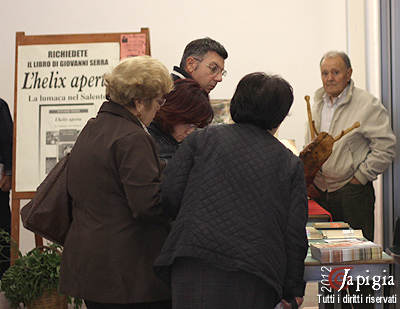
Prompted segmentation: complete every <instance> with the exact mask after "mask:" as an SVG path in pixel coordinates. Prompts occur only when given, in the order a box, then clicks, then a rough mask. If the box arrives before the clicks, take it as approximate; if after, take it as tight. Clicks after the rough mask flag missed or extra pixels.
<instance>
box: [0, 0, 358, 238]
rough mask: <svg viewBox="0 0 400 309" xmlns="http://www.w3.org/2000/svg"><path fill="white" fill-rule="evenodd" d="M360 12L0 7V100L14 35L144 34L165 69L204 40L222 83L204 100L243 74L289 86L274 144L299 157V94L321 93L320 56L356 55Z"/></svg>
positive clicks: (321, 3)
mask: <svg viewBox="0 0 400 309" xmlns="http://www.w3.org/2000/svg"><path fill="white" fill-rule="evenodd" d="M354 1H355V2H356V4H354ZM350 2H351V3H352V4H351V5H349V3H350ZM361 6H363V0H353V1H349V0H335V1H331V0H280V1H276V0H260V1H257V0H248V1H240V2H239V1H227V0H219V1H215V0H203V1H200V2H199V1H192V0H186V1H183V0H181V1H173V0H167V1H165V0H164V1H161V0H160V1H157V0H146V1H132V0H115V1H105V0H97V1H89V0H86V1H82V0H80V1H78V0H69V1H55V0H42V1H39V2H38V1H27V0H25V1H23V0H17V1H11V0H4V1H3V3H2V9H1V11H0V20H1V23H2V27H0V40H1V42H2V49H1V57H0V96H1V97H2V98H4V99H5V100H6V101H7V102H8V103H10V105H11V106H10V107H11V109H12V110H13V104H14V103H13V101H14V62H15V32H17V31H23V32H25V35H40V34H72V33H102V32H106V33H109V32H132V31H139V30H140V28H141V27H148V28H149V29H150V40H151V52H152V55H153V56H154V57H156V58H158V59H160V60H161V61H162V62H164V64H165V65H167V67H168V68H172V66H173V65H177V64H178V63H179V61H180V58H181V55H182V52H183V49H184V47H185V45H186V44H187V43H188V42H189V41H191V40H193V39H196V38H200V37H204V36H210V37H211V38H214V39H215V40H217V41H219V42H221V43H222V44H223V45H224V46H225V48H226V49H227V50H228V52H229V58H228V59H227V61H226V69H227V71H228V76H227V77H226V78H225V79H224V81H223V82H222V83H220V84H219V85H218V86H217V88H216V89H215V90H214V91H213V92H212V93H211V98H213V99H226V98H231V96H232V94H233V92H234V91H235V87H236V85H237V83H238V81H239V80H240V78H242V77H243V76H244V75H245V74H247V73H250V72H254V71H265V72H268V73H277V74H280V75H281V76H282V77H284V78H285V79H287V80H288V81H289V82H290V83H291V84H292V86H293V88H294V93H295V102H294V105H293V107H292V110H291V113H290V115H291V116H290V117H288V118H287V119H286V120H285V122H284V123H283V125H282V127H281V129H280V130H279V136H280V137H282V138H289V139H295V140H296V144H297V147H298V148H300V149H301V148H302V146H303V143H304V137H303V136H304V130H305V123H306V105H305V101H304V99H303V98H304V96H305V95H306V94H308V95H310V96H311V97H312V94H313V92H314V91H315V89H316V88H318V87H320V86H321V81H320V77H319V60H320V58H321V56H322V54H323V53H325V52H326V51H328V50H331V49H335V50H344V51H349V46H350V47H351V50H350V52H351V53H350V57H352V53H353V52H354V53H355V52H356V51H358V52H360V50H361V53H362V52H363V50H364V46H359V45H362V44H364V43H363V40H364V39H365V38H364V32H363V31H358V32H357V30H360V23H359V21H360V20H362V21H364V19H363V18H364V15H363V11H362V10H360V9H359V8H360V7H361ZM350 17H351V18H350ZM354 25H358V26H357V27H358V29H357V27H354ZM361 30H362V29H361ZM360 42H361V43H360ZM352 60H353V59H352ZM363 61H364V60H361V64H360V65H361V66H362V68H359V67H357V66H358V65H359V61H356V63H355V65H354V66H353V67H354V71H355V75H354V79H355V82H356V84H358V85H360V86H361V85H365V68H364V66H363ZM353 63H354V60H353ZM356 65H357V66H356ZM360 72H361V73H360ZM362 72H364V73H362ZM23 235H24V234H22V236H23ZM29 237H30V236H29Z"/></svg>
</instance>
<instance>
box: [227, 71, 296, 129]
mask: <svg viewBox="0 0 400 309" xmlns="http://www.w3.org/2000/svg"><path fill="white" fill-rule="evenodd" d="M292 103H293V89H292V86H290V84H289V83H288V82H287V81H285V80H284V79H283V78H281V77H279V76H277V75H267V74H265V73H262V72H255V73H251V74H248V75H246V76H245V77H243V78H242V79H241V80H240V82H239V84H238V85H237V87H236V91H235V94H234V95H233V98H232V100H231V107H230V111H231V117H232V119H233V121H234V122H236V123H251V124H254V125H256V126H258V127H261V128H263V129H273V128H276V127H278V126H279V125H280V124H281V122H282V121H283V119H285V117H286V115H287V114H288V112H289V109H290V107H291V106H292Z"/></svg>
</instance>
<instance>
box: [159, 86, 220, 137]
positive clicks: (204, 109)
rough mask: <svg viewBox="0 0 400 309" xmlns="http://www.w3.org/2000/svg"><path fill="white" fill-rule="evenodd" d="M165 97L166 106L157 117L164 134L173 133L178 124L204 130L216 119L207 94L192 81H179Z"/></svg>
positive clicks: (162, 107)
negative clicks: (187, 124) (185, 124)
mask: <svg viewBox="0 0 400 309" xmlns="http://www.w3.org/2000/svg"><path fill="white" fill-rule="evenodd" d="M174 84H175V87H174V89H173V90H172V91H171V92H170V93H168V94H166V95H165V99H166V101H165V104H164V105H163V106H161V108H160V110H159V111H158V112H157V114H156V116H155V122H157V123H158V124H159V125H160V126H161V129H162V130H163V131H164V132H168V133H172V130H173V126H174V125H176V124H184V123H190V124H195V125H196V126H197V127H199V128H203V127H205V126H207V125H208V124H210V123H211V121H212V119H213V118H214V112H213V110H212V107H211V104H210V100H209V97H208V94H207V92H206V91H205V90H204V89H203V88H201V87H200V85H199V84H198V83H197V82H196V81H194V80H192V79H178V80H177V81H175V83H174Z"/></svg>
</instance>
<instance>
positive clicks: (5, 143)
mask: <svg viewBox="0 0 400 309" xmlns="http://www.w3.org/2000/svg"><path fill="white" fill-rule="evenodd" d="M12 140H13V123H12V119H11V114H10V109H9V108H8V105H7V103H6V102H5V101H4V100H2V99H0V229H3V230H5V231H6V232H8V233H10V226H11V212H10V189H11V170H12V165H11V159H12ZM1 247H3V248H2V249H3V250H2V251H1V252H0V279H1V277H2V275H3V273H4V272H5V271H6V270H7V268H8V267H9V265H10V263H9V258H10V250H9V246H8V245H7V244H4V243H2V244H1Z"/></svg>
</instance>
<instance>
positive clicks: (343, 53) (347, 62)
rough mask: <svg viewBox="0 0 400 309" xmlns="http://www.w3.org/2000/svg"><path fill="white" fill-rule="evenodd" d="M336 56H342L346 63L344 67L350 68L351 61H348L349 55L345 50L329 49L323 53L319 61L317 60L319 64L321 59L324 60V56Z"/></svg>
mask: <svg viewBox="0 0 400 309" xmlns="http://www.w3.org/2000/svg"><path fill="white" fill-rule="evenodd" d="M338 56H339V57H340V58H342V60H343V62H344V64H345V65H346V68H347V69H351V62H350V58H349V56H347V54H346V53H345V52H342V51H336V50H331V51H328V52H327V53H325V54H324V55H323V56H322V58H321V61H320V62H319V65H320V66H321V64H322V61H324V60H325V59H326V58H333V57H338Z"/></svg>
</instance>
